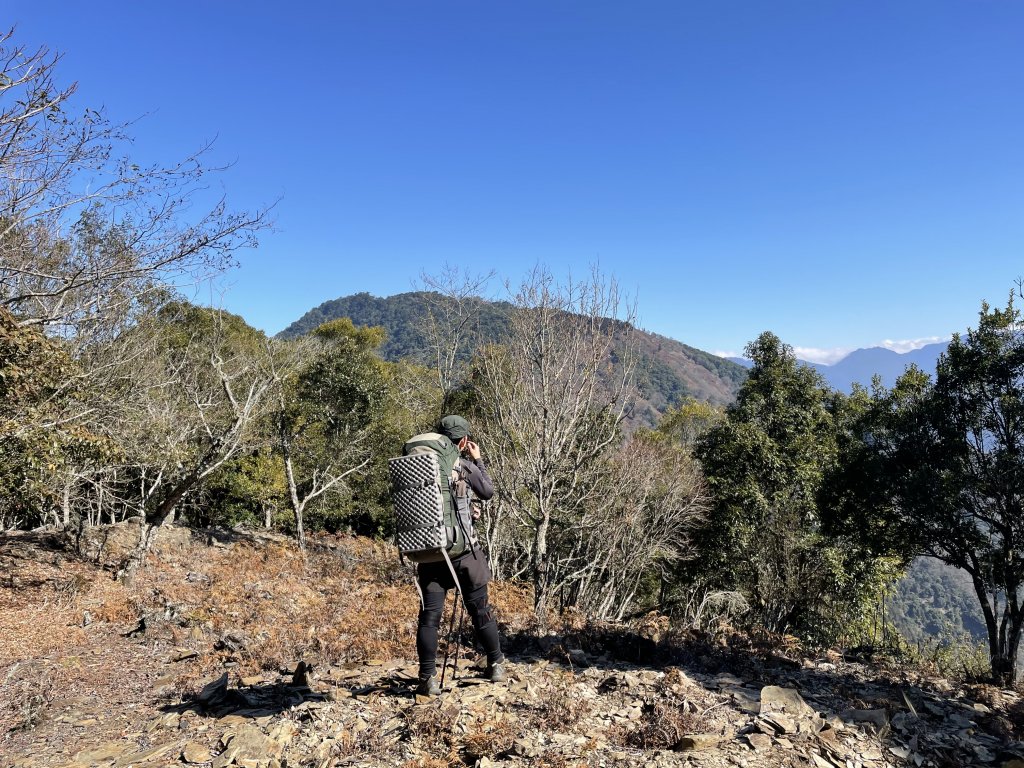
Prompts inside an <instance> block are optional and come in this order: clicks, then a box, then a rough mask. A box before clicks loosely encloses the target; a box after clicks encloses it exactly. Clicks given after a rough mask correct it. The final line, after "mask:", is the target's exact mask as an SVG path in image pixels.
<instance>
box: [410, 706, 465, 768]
mask: <svg viewBox="0 0 1024 768" xmlns="http://www.w3.org/2000/svg"><path fill="white" fill-rule="evenodd" d="M404 717H405V723H406V728H407V730H408V736H409V739H410V741H411V742H412V744H413V746H414V747H415V748H416V749H418V750H420V751H422V752H425V753H427V755H429V756H430V758H431V759H433V760H436V761H439V762H440V764H442V765H445V766H449V765H456V764H459V763H461V760H460V759H459V743H458V740H457V733H458V731H457V729H456V725H457V724H458V721H459V708H458V707H457V706H454V705H451V704H445V702H444V700H443V699H438V700H437V701H435V702H431V703H430V704H426V705H422V706H417V707H411V708H409V709H407V710H405V713H404Z"/></svg>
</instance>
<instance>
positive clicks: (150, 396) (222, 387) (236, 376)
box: [111, 305, 271, 578]
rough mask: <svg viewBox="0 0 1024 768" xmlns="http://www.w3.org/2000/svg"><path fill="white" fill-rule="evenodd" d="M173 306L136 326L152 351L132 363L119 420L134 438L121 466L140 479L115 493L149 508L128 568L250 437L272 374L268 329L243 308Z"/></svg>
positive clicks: (124, 571) (123, 438) (121, 436)
mask: <svg viewBox="0 0 1024 768" xmlns="http://www.w3.org/2000/svg"><path fill="white" fill-rule="evenodd" d="M174 309H175V310H176V311H177V314H175V315H171V316H169V315H170V314H171V310H170V308H168V309H165V310H164V311H163V312H162V314H161V317H159V318H157V319H156V320H154V321H153V322H151V323H146V324H144V325H141V326H139V327H138V328H136V329H134V330H133V333H132V336H133V337H135V338H136V339H138V343H139V344H140V345H142V346H144V347H145V348H148V349H150V350H151V354H150V355H149V356H147V358H146V359H145V360H140V361H138V364H137V366H136V370H134V371H132V372H130V373H128V372H126V378H125V381H124V389H123V391H122V394H124V395H125V397H126V400H125V406H124V407H125V409H126V411H127V412H122V414H120V415H119V416H118V417H116V418H113V419H112V421H111V424H112V425H113V427H114V428H115V429H118V430H119V433H118V434H117V436H116V437H117V440H118V442H119V443H120V444H122V445H124V446H126V447H127V448H128V450H127V451H126V455H125V464H124V465H123V468H122V475H123V476H125V477H126V478H127V479H128V481H129V482H130V485H131V487H132V489H131V491H128V492H126V491H125V489H124V486H121V488H120V489H119V493H117V494H112V495H115V497H118V496H119V497H120V498H121V499H123V500H125V501H126V502H127V503H129V504H134V505H135V506H136V508H137V509H139V510H140V511H141V512H142V513H143V515H144V525H143V530H142V536H141V539H140V542H139V546H138V547H137V548H136V550H135V551H134V552H132V553H131V555H130V556H129V557H128V558H127V559H126V560H125V562H124V563H123V564H122V567H121V570H120V574H119V575H121V576H123V577H126V578H128V577H131V575H132V574H133V573H134V571H135V570H136V569H137V568H138V567H139V566H140V565H141V564H142V561H143V558H144V557H145V554H146V552H147V551H148V550H149V547H150V545H151V542H152V536H153V532H154V531H155V530H156V529H157V528H159V527H160V526H161V525H163V524H164V523H165V522H166V521H168V520H169V519H171V518H172V516H173V514H174V511H175V508H176V507H177V506H178V504H179V503H180V502H181V501H182V500H183V499H184V497H185V496H186V494H189V493H191V492H192V491H193V490H195V489H196V488H197V486H198V485H199V484H200V483H201V482H202V481H203V480H204V479H205V478H207V477H209V476H210V475H211V474H212V473H213V472H215V471H216V470H217V469H218V468H219V467H220V466H222V465H223V464H224V463H225V462H227V461H228V460H230V459H231V458H232V457H234V456H236V455H237V454H238V453H239V452H240V451H241V450H242V449H243V448H244V447H245V445H246V441H247V439H248V438H249V436H250V432H251V428H252V426H253V425H254V424H255V422H256V421H257V419H258V418H259V416H260V415H261V414H262V413H263V410H264V408H265V406H266V395H267V392H268V389H269V387H270V384H271V378H270V376H269V375H268V374H267V373H266V367H265V366H264V365H262V364H261V361H260V359H259V357H258V352H259V348H260V335H259V334H258V333H257V332H256V331H253V330H252V329H251V328H249V327H248V326H245V324H244V323H243V322H242V320H241V318H238V317H234V316H229V315H227V314H226V313H223V312H219V311H216V310H204V309H200V308H198V307H192V306H189V305H177V306H176V307H174Z"/></svg>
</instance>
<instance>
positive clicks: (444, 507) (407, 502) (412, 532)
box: [388, 432, 476, 563]
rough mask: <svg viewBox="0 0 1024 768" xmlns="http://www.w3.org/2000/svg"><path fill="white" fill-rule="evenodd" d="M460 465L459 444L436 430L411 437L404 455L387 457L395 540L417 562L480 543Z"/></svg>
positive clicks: (449, 555)
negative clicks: (474, 526)
mask: <svg viewBox="0 0 1024 768" xmlns="http://www.w3.org/2000/svg"><path fill="white" fill-rule="evenodd" d="M459 464H460V459H459V449H458V448H457V447H456V446H455V445H454V444H453V443H452V441H451V440H449V439H448V438H447V437H446V436H445V435H442V434H439V433H437V432H427V433H425V434H422V435H416V436H415V437H412V438H410V439H409V440H408V441H407V442H406V443H405V445H404V446H402V455H401V456H399V457H397V458H394V459H388V470H389V473H390V475H391V498H392V501H393V503H394V508H395V532H396V533H395V543H396V544H397V545H398V552H399V554H400V555H402V556H404V557H407V558H408V559H409V560H411V561H413V562H414V563H432V562H438V561H441V560H450V559H451V558H455V557H460V556H461V555H464V554H466V553H467V552H470V551H472V550H473V547H474V546H475V544H476V539H475V536H474V534H473V520H472V509H471V506H470V497H469V492H468V489H467V487H466V486H467V484H466V482H465V481H464V480H462V479H461V472H460V466H459Z"/></svg>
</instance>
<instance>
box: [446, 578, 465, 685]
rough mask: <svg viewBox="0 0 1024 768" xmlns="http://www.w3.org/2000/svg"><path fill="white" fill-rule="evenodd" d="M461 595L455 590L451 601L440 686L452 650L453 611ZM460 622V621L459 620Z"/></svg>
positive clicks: (459, 601) (456, 607)
mask: <svg viewBox="0 0 1024 768" xmlns="http://www.w3.org/2000/svg"><path fill="white" fill-rule="evenodd" d="M460 597H462V595H461V594H460V593H459V590H458V589H456V590H455V602H453V603H452V617H451V619H450V620H449V621H448V639H447V640H446V641H445V644H444V661H442V662H441V688H442V689H443V688H444V675H445V672H447V671H448V657H449V656H450V655H451V650H452V634H454V632H455V612H456V610H458V607H459V605H460V604H461V603H462V601H461V600H460V599H459V598H460ZM460 624H461V622H460Z"/></svg>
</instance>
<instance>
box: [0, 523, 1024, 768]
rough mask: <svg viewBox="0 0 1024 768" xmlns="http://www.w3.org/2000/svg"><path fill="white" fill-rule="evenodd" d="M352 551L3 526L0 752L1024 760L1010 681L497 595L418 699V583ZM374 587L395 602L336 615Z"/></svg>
mask: <svg viewBox="0 0 1024 768" xmlns="http://www.w3.org/2000/svg"><path fill="white" fill-rule="evenodd" d="M129 534H130V531H129ZM118 535H120V532H119V533H118ZM175 536H177V538H175ZM127 538H128V539H129V540H130V535H128V536H127ZM104 546H107V547H109V549H110V551H111V552H114V551H115V550H116V549H117V547H116V545H115V544H114V543H112V542H111V541H109V540H108V541H106V543H105V544H104ZM368 546H369V545H367V544H365V543H359V542H355V541H348V542H345V541H332V542H324V543H323V546H322V547H321V549H320V552H319V554H316V555H313V556H311V560H312V562H310V561H306V560H302V559H301V558H298V557H297V556H295V555H294V553H292V552H290V550H289V549H288V547H287V546H286V545H285V544H283V543H282V542H280V541H278V540H275V539H274V538H273V537H262V538H258V539H256V540H253V539H252V538H251V537H250V538H244V537H228V539H227V540H214V539H208V540H207V541H205V542H197V541H196V537H195V536H194V535H193V534H190V533H189V532H187V531H184V530H182V531H179V532H178V533H177V534H174V533H171V534H168V535H167V536H165V540H164V543H163V546H162V548H158V552H157V553H156V555H155V556H154V561H153V562H151V563H150V565H149V566H148V568H147V574H148V575H147V576H146V577H145V578H142V579H140V580H139V581H138V582H137V583H136V584H134V585H133V586H131V587H124V586H122V585H120V584H117V583H116V582H114V581H113V580H112V579H111V578H110V576H109V573H110V570H111V565H110V561H109V560H107V559H105V558H104V556H103V555H102V553H100V554H97V551H96V550H95V547H96V542H95V541H92V542H91V543H90V542H88V541H87V542H85V543H84V544H83V543H82V542H79V546H78V549H80V550H81V551H82V552H83V553H84V554H81V555H79V554H77V553H75V552H72V551H69V549H68V542H67V540H66V539H62V538H61V537H56V536H46V535H34V536H27V535H22V536H7V537H0V766H18V768H36V767H37V766H39V767H41V766H69V767H73V768H86V767H87V766H116V767H117V768H128V766H165V765H188V764H191V765H198V766H214V767H215V768H225V767H226V766H230V765H235V766H248V767H249V768H257V767H260V768H266V767H269V766H316V767H317V768H321V767H325V768H326V767H327V766H340V765H350V764H351V765H378V766H408V767H412V766H422V767H423V768H435V767H437V768H439V767H440V766H456V765H467V766H472V765H479V766H496V767H498V766H507V767H508V768H512V767H513V766H526V765H530V766H552V767H554V766H559V767H561V766H651V768H659V767H660V766H708V767H709V768H710V767H718V766H750V767H751V768H754V767H756V766H769V767H771V766H840V767H842V768H854V767H855V766H865V767H869V766H903V765H907V766H941V767H945V766H968V765H979V766H998V767H999V768H1024V743H1021V741H1019V739H1021V738H1022V736H1021V734H1022V731H1024V703H1022V702H1021V699H1020V696H1019V695H1018V694H1017V693H1016V692H1015V691H1007V690H998V689H994V688H989V687H985V686H966V685H962V684H959V685H958V684H953V683H951V682H949V681H945V680H941V679H937V678H934V677H928V676H926V675H924V674H921V673H918V672H914V671H908V670H897V669H893V668H882V667H880V666H873V665H869V664H864V663H856V662H852V661H849V660H844V659H843V658H842V657H841V656H840V655H838V654H831V655H828V656H827V657H821V658H808V657H804V656H803V655H801V654H800V653H799V652H797V651H796V650H794V649H792V648H786V647H784V646H779V645H776V646H771V645H765V644H760V645H758V644H754V643H752V642H742V641H741V640H740V639H739V638H738V637H733V638H731V639H723V638H721V637H717V638H710V637H702V636H696V635H694V634H690V635H672V634H671V633H668V632H666V631H665V628H664V622H662V621H658V620H655V619H653V618H650V617H649V618H648V619H647V620H646V622H641V623H639V624H637V625H635V626H629V627H623V626H612V625H602V626H599V625H590V624H586V623H583V622H579V621H577V622H575V623H573V622H564V623H563V624H561V625H560V627H559V630H558V631H554V632H551V631H549V632H540V631H539V630H538V629H537V627H536V626H534V625H531V624H530V622H529V621H527V620H526V619H522V620H521V621H516V620H515V619H516V616H517V613H516V612H517V611H520V610H522V608H523V606H522V604H521V603H520V602H517V599H516V598H517V596H516V595H515V594H514V591H512V590H506V592H505V593H504V594H502V588H501V586H500V585H499V586H498V587H497V588H496V590H495V591H496V593H497V595H498V599H496V603H497V604H498V608H499V611H500V612H501V614H502V619H503V629H504V630H505V635H506V646H507V648H508V650H509V657H510V671H511V674H510V676H509V680H508V681H507V682H505V683H499V684H493V683H490V682H486V681H483V680H482V679H481V677H480V673H479V670H477V669H476V668H475V667H474V666H473V663H474V662H475V660H476V658H477V657H476V655H475V654H474V653H473V649H472V648H471V646H470V638H469V636H468V635H466V636H464V638H463V646H462V647H461V648H460V649H459V653H460V656H461V658H460V660H459V665H458V670H457V673H454V672H453V667H454V660H451V661H450V662H449V668H448V671H447V673H446V687H447V689H446V690H445V692H444V693H443V694H442V695H440V696H438V697H435V698H427V697H420V696H416V695H415V694H414V691H413V687H414V682H415V677H414V676H415V671H416V670H415V666H414V664H413V662H412V660H411V659H409V658H406V657H405V656H406V654H408V652H409V650H410V648H411V646H412V644H413V640H412V627H413V625H414V621H415V611H414V607H415V606H413V609H409V608H408V606H407V605H406V603H408V600H404V599H399V598H398V596H397V595H398V594H401V595H404V594H405V592H408V591H412V594H413V595H414V594H415V591H414V590H411V587H409V586H408V585H407V584H406V585H403V584H401V579H402V576H403V575H402V574H401V573H390V574H389V573H386V572H385V571H386V568H385V566H384V565H382V564H381V562H378V559H379V557H380V555H379V553H376V551H375V550H373V549H372V548H371V549H367V547H368ZM89 547H93V550H90V549H89ZM339 561H345V562H347V563H348V564H347V565H346V566H345V567H343V568H339V567H337V563H338V562H339ZM325 564H333V565H331V566H330V567H326V566H325ZM325 568H326V570H325ZM325 574H327V575H325ZM302 576H305V577H306V578H305V582H303V581H299V580H296V579H299V578H300V577H302ZM392 582H395V583H394V584H392ZM307 583H312V584H315V585H316V588H315V589H312V591H311V592H310V593H309V594H304V593H302V591H301V589H302V587H303V586H304V585H307ZM76 585H77V586H76ZM391 589H394V590H397V594H395V595H392V594H391V593H390V592H389V591H388V590H391ZM236 592H237V593H240V594H238V595H236V596H235V598H234V599H235V600H237V602H232V598H230V597H229V596H230V595H235V593H236ZM282 600H290V601H291V602H290V607H288V608H282V607H281V605H280V603H281V601H282ZM346 600H348V601H349V602H346ZM412 600H413V602H414V601H415V598H414V597H413V598H412ZM318 601H319V602H318ZM375 601H376V603H387V604H389V605H390V604H396V605H398V604H401V606H402V608H401V610H400V611H399V612H398V613H394V614H380V615H377V614H368V615H367V616H365V617H362V618H360V621H361V622H363V623H359V622H356V621H355V620H354V619H353V617H355V616H361V614H360V613H359V612H360V611H365V610H368V608H367V605H368V604H373V603H374V602H375ZM246 605H248V606H250V611H249V612H248V613H246V611H245V606H246ZM252 606H257V607H252ZM325 606H327V608H325ZM336 624H342V625H346V626H347V633H341V634H337V635H334V634H331V633H332V632H339V631H340V630H337V629H336V628H335V625H336ZM356 630H358V631H356ZM319 635H323V636H324V637H323V638H320V637H318V636H319ZM288 653H291V654H292V657H291V658H290V659H288V660H287V661H286V660H285V658H284V657H285V656H286V655H288ZM467 656H468V658H466V657H467ZM298 657H301V658H303V659H307V660H313V661H312V663H311V665H310V664H309V663H307V661H301V662H300V661H297V658H298Z"/></svg>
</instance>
